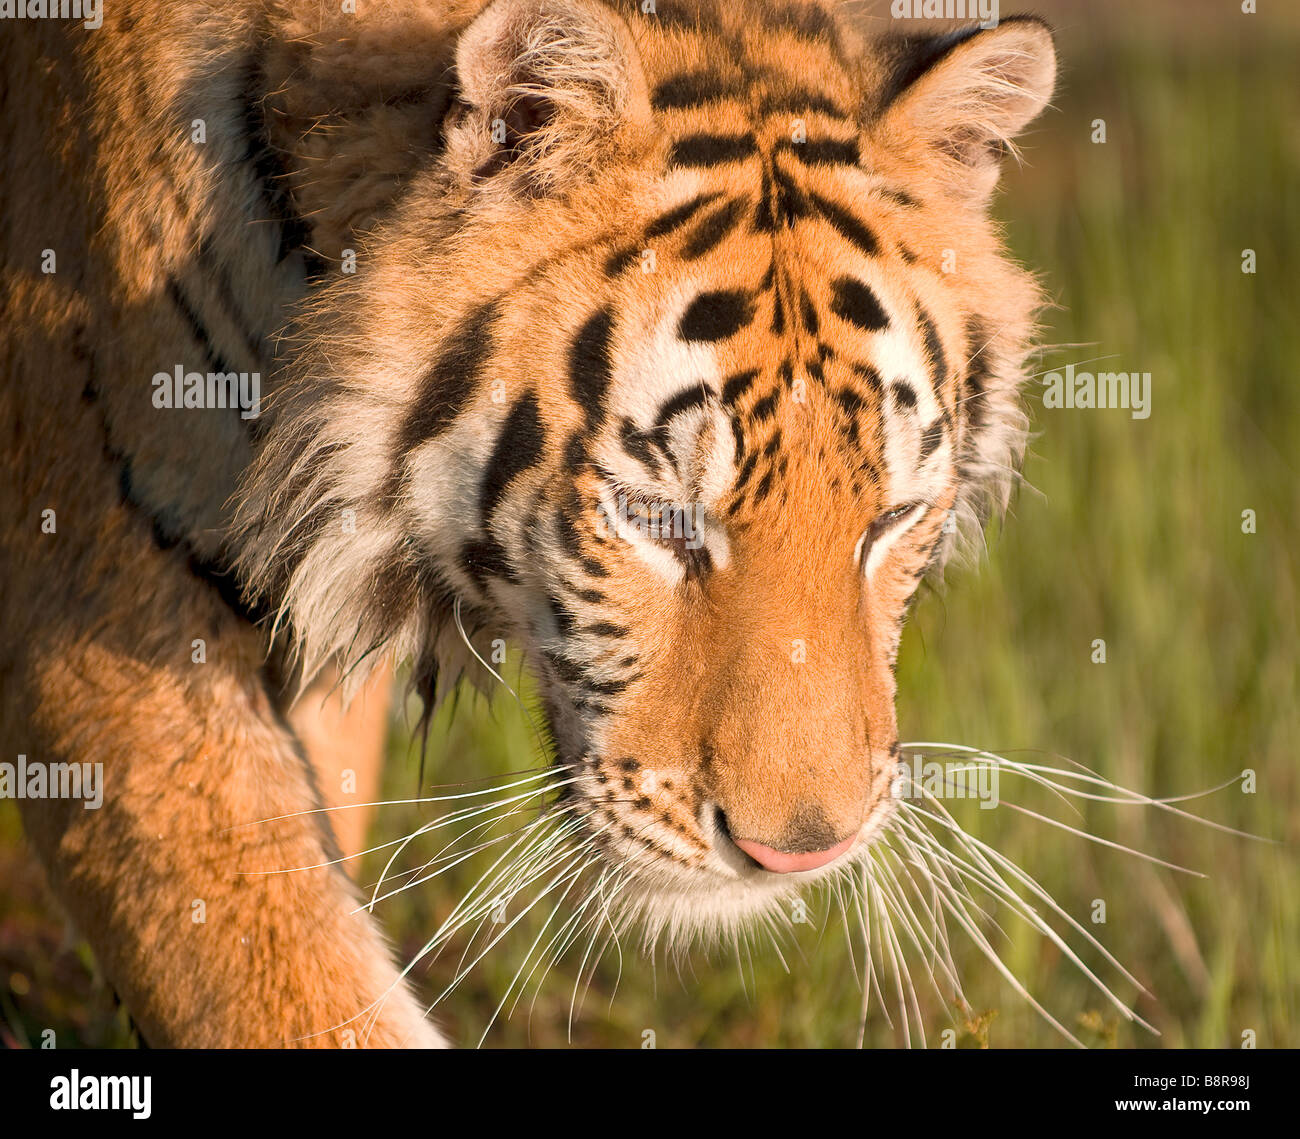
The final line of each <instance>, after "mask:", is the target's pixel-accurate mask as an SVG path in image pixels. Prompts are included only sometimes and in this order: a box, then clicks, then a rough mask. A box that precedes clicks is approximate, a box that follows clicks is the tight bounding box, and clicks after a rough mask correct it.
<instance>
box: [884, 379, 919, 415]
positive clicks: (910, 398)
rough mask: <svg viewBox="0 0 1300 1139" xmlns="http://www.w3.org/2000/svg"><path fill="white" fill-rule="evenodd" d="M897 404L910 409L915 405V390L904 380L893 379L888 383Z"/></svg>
mask: <svg viewBox="0 0 1300 1139" xmlns="http://www.w3.org/2000/svg"><path fill="white" fill-rule="evenodd" d="M889 390H890V391H891V392H892V393H893V396H894V399H895V400H896V401H897V402H898V406H899V407H902V408H908V409H911V408H913V407H915V406H916V391H915V389H914V388H913V387H912V385H911V384H909V383H908V382H907V381H906V380H895V381H894V382H893V383H892V384H890V385H889Z"/></svg>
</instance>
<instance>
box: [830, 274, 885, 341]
mask: <svg viewBox="0 0 1300 1139" xmlns="http://www.w3.org/2000/svg"><path fill="white" fill-rule="evenodd" d="M832 290H833V294H834V295H833V296H832V297H831V312H833V313H834V314H835V315H836V316H838V317H840V318H841V319H843V320H847V321H848V322H849V323H850V324H855V325H857V326H858V327H859V328H861V329H863V330H864V331H865V332H879V331H880V330H881V329H882V328H888V327H889V317H888V316H887V315H886V313H885V310H884V307H883V306H882V305H881V303H880V300H879V299H878V298H877V297H876V294H875V293H874V292H872V290H871V288H870V287H869V286H867V285H866V284H864V283H863V282H862V281H859V280H857V279H856V278H855V277H840V278H839V279H838V280H837V281H836V282H835V284H834V286H832Z"/></svg>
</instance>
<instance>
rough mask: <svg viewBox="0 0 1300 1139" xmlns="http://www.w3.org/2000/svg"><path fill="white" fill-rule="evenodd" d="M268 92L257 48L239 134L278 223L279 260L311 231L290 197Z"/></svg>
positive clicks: (246, 79) (247, 75)
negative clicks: (273, 136)
mask: <svg viewBox="0 0 1300 1139" xmlns="http://www.w3.org/2000/svg"><path fill="white" fill-rule="evenodd" d="M266 94H267V92H266V71H265V64H264V60H263V57H262V53H261V52H260V51H255V52H254V53H253V54H252V55H251V56H250V57H249V60H248V63H247V65H246V69H245V74H244V83H243V94H242V99H241V101H242V105H243V115H242V117H243V126H242V128H241V130H240V134H241V135H242V136H243V139H244V156H243V162H244V163H245V165H247V166H249V167H250V168H251V169H252V171H253V174H254V177H255V179H256V182H257V187H258V191H259V193H260V195H261V198H262V201H263V203H264V204H265V206H266V212H267V214H268V215H269V216H270V218H271V220H272V221H275V222H278V223H279V226H280V248H279V251H278V253H277V255H276V261H277V263H279V262H282V261H284V259H285V258H286V257H288V256H289V254H290V253H292V252H293V251H294V250H296V249H302V248H303V247H305V246H306V245H307V244H308V242H309V240H310V238H311V230H310V229H309V227H308V225H307V223H306V222H305V221H304V220H303V219H302V218H301V217H299V216H298V214H297V213H296V212H295V211H294V209H293V206H292V204H291V199H290V196H289V179H288V176H287V175H288V171H287V170H285V168H284V165H283V164H282V163H281V162H280V160H279V158H278V156H277V155H276V152H275V150H274V149H273V148H272V146H271V140H270V136H269V135H268V133H267V129H266V113H265V111H264V110H263V106H262V104H263V102H264V100H265V99H266ZM309 264H310V262H309ZM315 265H316V266H318V267H319V269H320V270H323V269H324V263H323V262H321V261H320V259H319V258H315Z"/></svg>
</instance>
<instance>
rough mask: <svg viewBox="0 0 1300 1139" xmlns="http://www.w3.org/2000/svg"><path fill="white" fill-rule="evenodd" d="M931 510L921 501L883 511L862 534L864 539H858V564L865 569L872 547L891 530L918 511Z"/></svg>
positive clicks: (928, 505) (927, 504) (906, 503)
mask: <svg viewBox="0 0 1300 1139" xmlns="http://www.w3.org/2000/svg"><path fill="white" fill-rule="evenodd" d="M929 508H930V504H929V503H928V502H924V501H922V500H920V499H918V500H916V501H915V502H905V503H903V504H902V505H901V506H891V507H890V508H889V509H888V510H884V511H882V512H881V513H880V514H877V515H876V517H875V518H873V519H872V520H871V523H870V525H868V526H867V528H866V529H865V530H864V531H863V532H862V537H861V538H859V539H858V548H857V563H858V566H859V567H860V568H865V567H866V564H867V555H868V554H870V553H871V547H872V546H873V545H875V543H876V542H877V541H878V540H879V539H880V538H883V537H884V536H885V535H886V534H888V533H889V532H890V531H891V530H896V529H897V528H898V527H899V526H901V525H902V524H903V523H904V522H905V521H907V519H909V518H912V517H913V516H914V515H916V513H917V511H927V510H929Z"/></svg>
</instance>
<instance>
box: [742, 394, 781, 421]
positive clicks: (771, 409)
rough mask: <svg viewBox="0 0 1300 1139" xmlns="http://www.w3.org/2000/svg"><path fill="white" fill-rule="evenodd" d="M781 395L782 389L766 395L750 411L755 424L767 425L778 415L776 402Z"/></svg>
mask: <svg viewBox="0 0 1300 1139" xmlns="http://www.w3.org/2000/svg"><path fill="white" fill-rule="evenodd" d="M780 395H781V389H780V388H778V389H777V390H776V391H774V392H771V393H769V394H768V395H765V396H764V397H763V398H762V399H760V400H759V401H758V402H757V403H756V404H754V406H753V407H751V408H750V409H749V414H750V417H751V418H752V419H753V420H754V422H755V423H765V422H766V421H767V420H769V419H771V418H772V416H773V415H775V414H776V401H777V399H778V398H779V397H780Z"/></svg>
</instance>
